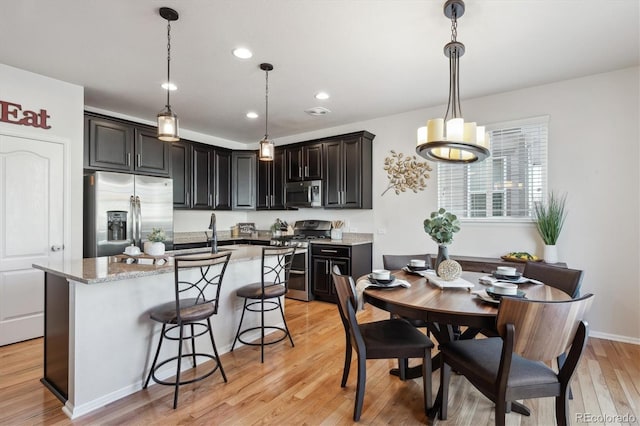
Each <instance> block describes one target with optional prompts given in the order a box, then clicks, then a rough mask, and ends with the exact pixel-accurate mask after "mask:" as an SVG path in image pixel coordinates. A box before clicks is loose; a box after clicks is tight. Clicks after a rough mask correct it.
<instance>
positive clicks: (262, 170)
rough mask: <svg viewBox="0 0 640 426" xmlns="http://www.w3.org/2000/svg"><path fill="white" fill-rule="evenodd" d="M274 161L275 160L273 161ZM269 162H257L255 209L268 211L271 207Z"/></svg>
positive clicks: (270, 163) (271, 166)
mask: <svg viewBox="0 0 640 426" xmlns="http://www.w3.org/2000/svg"><path fill="white" fill-rule="evenodd" d="M274 161H275V160H274ZM272 168H273V165H272V162H271V161H258V167H257V169H258V173H257V183H256V188H257V195H256V209H258V210H268V209H269V206H270V205H271V170H272Z"/></svg>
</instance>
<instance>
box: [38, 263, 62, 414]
mask: <svg viewBox="0 0 640 426" xmlns="http://www.w3.org/2000/svg"><path fill="white" fill-rule="evenodd" d="M40 381H41V382H42V383H43V384H44V385H45V386H46V387H47V388H48V389H49V390H50V391H51V392H53V394H54V395H55V396H56V397H57V398H58V399H59V400H60V401H62V402H63V403H64V402H66V401H67V399H68V398H69V282H68V281H67V280H66V279H65V278H62V277H60V276H58V275H54V274H49V273H45V275H44V377H43V378H42V379H41V380H40Z"/></svg>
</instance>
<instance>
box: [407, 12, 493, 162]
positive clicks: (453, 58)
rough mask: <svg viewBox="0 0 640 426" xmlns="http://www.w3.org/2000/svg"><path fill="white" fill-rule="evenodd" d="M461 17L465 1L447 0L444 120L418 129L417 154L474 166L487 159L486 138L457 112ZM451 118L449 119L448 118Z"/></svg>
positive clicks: (483, 131)
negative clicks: (448, 36) (448, 39)
mask: <svg viewBox="0 0 640 426" xmlns="http://www.w3.org/2000/svg"><path fill="white" fill-rule="evenodd" d="M463 14H464V1H462V0H447V2H446V3H445V5H444V15H445V16H446V17H447V18H449V19H451V42H449V43H447V44H446V45H445V47H444V54H445V56H447V57H448V58H449V101H448V103H447V112H446V113H445V116H444V118H435V119H432V120H429V121H427V125H426V127H420V128H419V129H418V144H417V147H416V152H417V153H418V154H419V155H420V156H422V157H424V158H426V159H428V160H433V161H444V162H449V163H473V162H476V161H482V160H484V159H485V158H487V157H488V156H489V155H490V152H489V134H488V133H485V130H484V126H477V125H476V123H473V122H471V123H465V122H464V119H463V118H462V110H461V108H460V57H461V56H462V55H464V44H462V43H460V42H458V41H457V40H456V37H457V28H458V21H457V19H458V18H459V17H461V16H462V15H463ZM449 114H451V116H449Z"/></svg>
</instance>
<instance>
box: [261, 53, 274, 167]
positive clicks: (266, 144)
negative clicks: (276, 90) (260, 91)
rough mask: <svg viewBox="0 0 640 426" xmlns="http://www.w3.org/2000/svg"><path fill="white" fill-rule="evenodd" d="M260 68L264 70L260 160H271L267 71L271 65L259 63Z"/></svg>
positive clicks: (272, 153) (272, 150) (272, 154)
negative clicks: (263, 112)
mask: <svg viewBox="0 0 640 426" xmlns="http://www.w3.org/2000/svg"><path fill="white" fill-rule="evenodd" d="M260 69H261V70H262V71H264V72H265V95H264V99H265V114H264V138H262V140H261V141H260V152H259V155H258V158H259V159H260V161H273V156H274V144H273V141H272V140H269V71H273V65H271V64H266V63H265V64H260Z"/></svg>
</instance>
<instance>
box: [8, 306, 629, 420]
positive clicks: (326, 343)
mask: <svg viewBox="0 0 640 426" xmlns="http://www.w3.org/2000/svg"><path fill="white" fill-rule="evenodd" d="M383 318H388V314H387V313H386V312H383V311H380V310H377V309H374V308H372V307H371V306H367V308H366V310H365V312H362V313H361V314H360V320H361V321H371V320H374V319H383ZM287 320H288V323H289V327H290V329H291V330H292V332H293V338H294V342H295V344H296V346H295V348H292V347H291V346H290V344H289V343H288V342H287V341H283V342H281V343H278V344H276V345H273V346H271V347H268V348H267V350H266V353H265V363H264V364H260V353H259V348H253V347H251V348H249V347H242V348H240V349H236V350H235V351H234V352H233V353H228V354H224V355H222V357H221V358H222V362H223V366H224V368H225V371H226V373H227V377H228V378H229V382H228V383H226V384H225V383H224V382H223V381H222V378H221V376H220V375H219V374H217V373H216V374H214V375H213V376H211V377H209V378H208V379H205V380H204V381H201V382H198V383H196V384H192V385H186V386H184V387H182V388H181V392H180V399H179V402H178V404H179V405H178V409H177V410H173V409H172V408H171V406H172V399H173V397H172V393H173V388H171V387H167V386H160V385H153V386H150V387H149V388H148V389H147V390H142V391H139V392H137V393H135V394H133V395H131V396H129V397H126V398H124V399H122V400H119V401H116V402H114V403H112V404H109V405H108V406H106V407H104V408H101V409H99V410H97V411H95V412H92V413H90V414H88V415H86V416H84V417H81V418H79V419H77V420H75V421H73V422H72V421H70V420H69V419H68V418H67V417H66V416H65V415H64V414H63V413H62V411H61V407H62V404H61V403H60V402H59V401H58V400H57V399H56V398H55V397H54V396H53V395H52V394H51V393H50V392H49V391H48V390H47V389H45V388H44V386H43V385H42V384H41V383H40V382H39V379H40V377H41V376H42V351H43V344H42V339H34V340H31V341H27V342H23V343H18V344H14V345H9V346H5V347H0V425H22V424H30V425H33V424H60V425H65V424H79V425H96V424H134V425H138V424H140V425H141V424H144V425H147V424H170V425H173V424H196V425H200V424H202V425H245V424H279V425H283V424H284V425H319V424H323V425H333V424H350V423H353V422H352V415H353V400H354V395H355V382H356V371H355V370H356V369H355V364H354V366H352V369H351V370H352V371H351V376H350V378H349V381H348V384H347V387H346V388H344V389H343V388H340V378H341V374H342V364H343V356H344V332H343V329H342V324H341V322H340V318H339V315H338V310H337V307H336V306H335V305H332V304H329V303H323V302H312V303H304V302H297V301H292V300H288V301H287ZM214 328H215V325H214ZM122 350H126V348H122ZM105 356H108V354H105ZM355 359H356V357H355V355H354V357H353V360H354V362H355ZM413 362H417V361H415V360H414V361H413ZM413 362H412V363H413ZM393 366H394V362H393V361H387V360H377V361H368V362H367V388H366V393H365V399H364V409H363V412H362V418H361V420H360V423H361V424H374V425H377V424H394V425H397V424H421V423H425V422H426V421H427V419H426V417H425V415H424V413H423V411H422V407H421V397H422V389H421V380H419V379H418V380H411V381H407V382H401V381H400V380H398V379H397V378H396V377H392V376H390V375H389V374H388V370H389V368H391V367H393ZM438 380H439V374H438V373H437V372H436V373H434V374H433V381H434V388H435V389H437V386H438ZM573 393H574V399H573V400H572V401H571V402H570V410H571V421H572V423H573V424H582V423H585V424H589V423H590V424H603V422H602V421H598V419H596V418H594V417H592V418H591V421H587V418H586V416H587V415H592V416H603V415H606V416H610V417H609V420H613V421H608V422H607V424H612V423H613V424H627V423H629V421H626V422H625V421H624V420H625V418H624V417H623V416H625V415H626V416H627V419H628V420H629V419H630V420H632V421H631V422H630V423H632V424H638V417H640V346H636V345H631V344H624V343H618V342H613V341H608V340H601V339H590V340H589V344H588V349H587V351H586V354H585V356H584V358H583V359H582V361H581V364H580V366H579V367H578V373H577V376H575V377H574V380H573ZM525 403H526V404H527V405H528V406H529V407H531V409H532V412H533V414H532V416H531V417H524V416H521V415H519V414H516V413H511V414H507V424H509V425H552V424H554V423H555V420H554V400H553V398H543V399H536V400H527V401H525ZM616 415H618V416H620V418H619V419H617V420H618V421H616V419H615V418H614V417H613V416H616ZM579 416H582V417H581V418H580V417H579ZM629 416H632V417H631V418H629ZM438 424H442V425H492V424H493V406H492V404H491V402H490V401H488V400H487V399H486V398H484V396H482V395H481V394H480V393H478V392H477V391H476V390H475V389H473V387H472V386H471V385H469V384H468V383H467V382H466V381H465V380H464V378H462V377H460V376H456V375H453V377H452V381H451V389H450V400H449V419H448V420H447V421H439V422H438Z"/></svg>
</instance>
